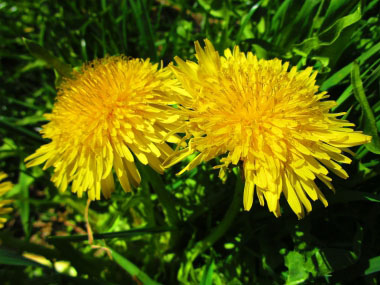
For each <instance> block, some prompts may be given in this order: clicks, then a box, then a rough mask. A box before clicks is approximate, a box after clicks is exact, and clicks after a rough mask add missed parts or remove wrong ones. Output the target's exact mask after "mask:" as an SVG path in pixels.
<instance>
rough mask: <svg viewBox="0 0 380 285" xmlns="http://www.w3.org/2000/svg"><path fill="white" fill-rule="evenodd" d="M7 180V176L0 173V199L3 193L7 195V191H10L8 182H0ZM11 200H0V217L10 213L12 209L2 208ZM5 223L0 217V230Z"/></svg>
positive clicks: (11, 185) (10, 184)
mask: <svg viewBox="0 0 380 285" xmlns="http://www.w3.org/2000/svg"><path fill="white" fill-rule="evenodd" d="M5 178H7V175H6V174H5V173H4V172H0V197H1V196H3V195H4V194H5V193H7V192H8V191H9V190H11V189H12V187H13V184H12V183H11V182H9V181H6V182H1V181H2V180H4V179H5ZM12 202H13V200H2V199H1V198H0V215H4V214H8V213H10V212H12V208H9V207H4V206H5V205H8V204H10V203H12ZM6 221H7V219H6V218H3V217H0V229H1V228H3V227H4V223H5V222H6Z"/></svg>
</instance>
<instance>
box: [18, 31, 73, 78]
mask: <svg viewBox="0 0 380 285" xmlns="http://www.w3.org/2000/svg"><path fill="white" fill-rule="evenodd" d="M23 41H24V44H25V46H26V48H27V49H28V50H29V52H30V54H31V55H32V56H34V57H35V58H38V59H42V60H43V61H44V62H45V63H46V64H47V65H48V66H50V67H52V68H54V69H55V70H56V71H57V72H58V73H59V75H60V76H62V77H70V76H71V71H72V68H71V66H70V65H69V64H67V63H64V62H63V61H61V60H60V59H59V58H57V57H55V56H53V55H51V54H50V52H49V51H48V50H47V49H45V48H43V47H41V46H40V45H39V44H37V43H35V42H34V41H31V40H28V39H26V38H23Z"/></svg>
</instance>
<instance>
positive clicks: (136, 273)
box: [109, 248, 160, 285]
mask: <svg viewBox="0 0 380 285" xmlns="http://www.w3.org/2000/svg"><path fill="white" fill-rule="evenodd" d="M109 249H110V250H111V254H112V257H113V258H114V260H115V262H116V263H117V264H119V265H120V266H121V267H122V268H124V269H125V270H126V271H127V272H128V273H129V274H131V275H132V276H133V277H136V278H137V279H139V280H140V281H141V282H142V283H143V284H145V285H159V284H160V283H158V282H156V281H154V280H152V279H151V278H150V277H149V276H148V275H147V274H146V273H145V272H143V271H142V270H141V269H140V268H138V267H137V266H136V265H135V264H133V263H132V262H131V261H129V260H128V259H127V258H125V257H124V256H122V255H120V254H119V253H117V252H116V251H114V250H113V249H111V248H109Z"/></svg>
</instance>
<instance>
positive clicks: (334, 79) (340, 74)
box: [320, 43, 380, 91]
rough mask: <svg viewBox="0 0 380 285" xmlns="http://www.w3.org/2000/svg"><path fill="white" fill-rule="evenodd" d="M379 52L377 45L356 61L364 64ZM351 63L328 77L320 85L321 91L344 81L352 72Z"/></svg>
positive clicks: (379, 44) (379, 46)
mask: <svg viewBox="0 0 380 285" xmlns="http://www.w3.org/2000/svg"><path fill="white" fill-rule="evenodd" d="M379 51H380V43H377V44H376V45H374V46H373V47H372V48H370V49H369V50H367V51H366V52H364V53H363V54H362V55H361V56H359V57H358V58H357V59H356V61H357V62H358V63H359V64H362V63H364V62H365V61H366V60H367V59H369V58H370V57H371V56H373V55H374V54H376V53H378V52H379ZM352 65H353V63H352V62H351V63H350V64H347V65H346V66H345V67H343V68H342V69H340V70H339V71H337V72H335V73H334V74H333V75H332V76H330V77H329V78H328V79H327V80H325V81H324V82H323V84H322V85H321V88H320V89H321V90H322V91H325V90H327V89H329V88H331V87H333V86H335V85H338V84H339V83H340V82H341V81H342V80H343V79H345V78H346V77H347V76H348V75H349V74H350V72H351V70H352Z"/></svg>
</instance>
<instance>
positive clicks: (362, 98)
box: [351, 62, 380, 154]
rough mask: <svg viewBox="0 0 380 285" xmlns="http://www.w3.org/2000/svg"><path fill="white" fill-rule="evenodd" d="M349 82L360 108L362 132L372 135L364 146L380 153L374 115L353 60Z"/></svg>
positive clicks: (379, 142)
mask: <svg viewBox="0 0 380 285" xmlns="http://www.w3.org/2000/svg"><path fill="white" fill-rule="evenodd" d="M351 84H352V89H353V91H354V95H355V98H356V100H358V102H359V104H360V107H361V108H362V118H363V122H362V123H363V129H364V133H366V134H368V135H370V136H372V141H371V142H370V143H367V144H365V145H364V146H365V147H366V148H367V149H368V150H369V151H371V152H373V153H376V154H380V138H379V134H378V130H377V126H376V120H375V116H374V115H373V112H372V109H371V106H370V105H369V103H368V100H367V97H366V95H365V93H364V88H363V83H362V80H361V78H360V71H359V64H358V63H357V62H354V63H353V65H352V70H351Z"/></svg>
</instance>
